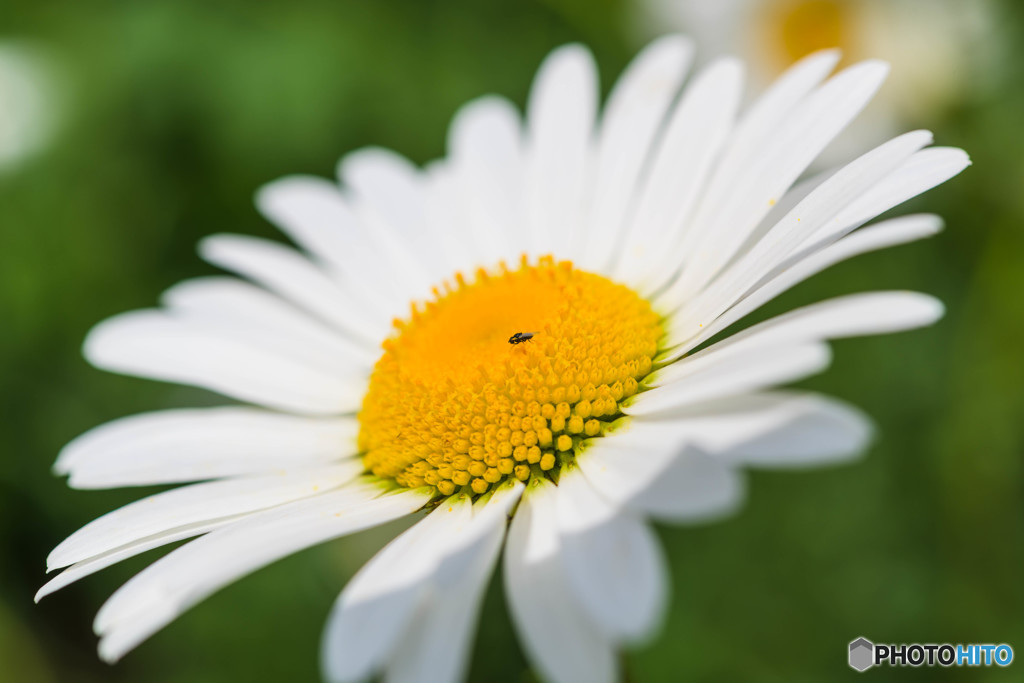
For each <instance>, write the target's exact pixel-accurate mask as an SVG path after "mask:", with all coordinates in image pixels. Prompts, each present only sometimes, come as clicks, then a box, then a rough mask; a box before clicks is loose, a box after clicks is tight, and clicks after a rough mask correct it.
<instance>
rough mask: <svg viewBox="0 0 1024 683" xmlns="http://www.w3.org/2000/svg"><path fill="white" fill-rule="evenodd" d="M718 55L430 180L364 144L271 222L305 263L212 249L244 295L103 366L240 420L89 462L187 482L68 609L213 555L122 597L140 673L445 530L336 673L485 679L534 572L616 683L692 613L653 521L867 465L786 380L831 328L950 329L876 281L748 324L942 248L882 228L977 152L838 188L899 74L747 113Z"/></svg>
mask: <svg viewBox="0 0 1024 683" xmlns="http://www.w3.org/2000/svg"><path fill="white" fill-rule="evenodd" d="M691 54H692V50H691V46H690V43H689V42H688V41H687V40H686V39H684V38H682V37H679V36H669V37H665V38H662V39H659V40H657V41H655V42H654V43H652V44H651V45H650V46H648V47H647V48H646V49H645V50H643V51H642V52H641V53H640V55H639V56H638V57H637V58H636V59H635V60H634V62H633V63H632V64H631V65H630V66H629V67H628V69H627V70H626V72H625V73H624V74H623V75H622V77H621V78H620V79H619V80H618V82H617V83H616V84H615V86H614V87H613V88H612V91H611V94H610V96H609V99H608V101H607V102H606V103H605V104H604V106H603V107H599V97H598V92H599V88H598V80H597V73H596V69H595V66H594V61H593V58H592V57H591V55H590V53H589V52H588V51H587V50H586V49H585V48H583V47H581V46H579V45H570V46H566V47H563V48H559V49H557V50H555V51H554V52H553V53H552V54H551V55H550V56H549V57H548V58H547V59H546V60H545V61H544V63H543V65H542V66H541V68H540V71H539V73H538V74H537V77H536V80H535V81H534V85H533V88H532V91H531V93H530V97H529V102H528V104H527V107H526V112H525V116H520V114H519V113H518V112H517V110H516V109H515V107H514V106H513V105H511V104H510V103H509V102H507V101H506V100H504V99H502V98H500V97H493V96H489V97H484V98H481V99H478V100H475V101H473V102H470V103H469V104H467V105H466V106H465V107H463V108H462V109H461V110H460V111H459V112H458V114H457V115H456V116H455V118H454V121H453V123H452V125H451V129H450V132H449V138H448V152H447V155H446V156H445V157H444V158H443V159H440V160H438V161H435V162H433V163H431V164H428V165H427V166H426V167H425V168H422V169H421V168H417V167H416V166H414V165H413V164H412V163H410V162H408V161H406V160H405V159H403V158H402V157H400V156H399V155H397V154H395V153H393V152H390V151H386V150H382V149H364V150H360V151H357V152H354V153H351V154H349V155H348V156H346V157H345V158H344V159H343V160H342V161H341V163H340V165H339V169H338V174H339V179H340V182H338V183H335V182H332V181H328V180H323V179H319V178H312V177H300V176H295V177H289V178H284V179H282V180H279V181H277V182H274V183H271V184H270V185H268V186H266V187H264V188H263V189H262V190H261V191H260V192H259V195H258V205H259V208H260V209H261V211H262V212H263V213H264V215H265V216H267V218H269V219H270V220H271V221H272V222H274V223H275V224H277V225H278V226H279V227H280V228H281V229H282V230H283V231H284V232H285V234H286V235H287V236H288V237H289V238H291V240H292V241H294V242H295V244H296V245H297V247H298V248H293V247H291V246H285V245H284V244H281V243H278V242H274V241H268V240H262V239H256V238H252V237H245V236H239V235H218V236H213V237H210V238H207V239H206V240H204V241H203V243H202V245H201V248H200V251H201V254H202V256H203V257H204V258H205V259H206V260H208V261H209V262H211V263H212V264H215V265H217V266H220V267H222V268H224V269H225V270H228V271H230V272H232V273H233V274H234V275H232V276H214V277H203V278H198V279H194V280H188V281H185V282H183V283H181V284H179V285H176V286H174V287H172V288H171V289H170V290H168V291H167V292H166V293H165V294H164V296H163V299H162V301H161V306H160V307H159V308H155V309H152V310H143V311H134V312H130V313H126V314H122V315H119V316H116V317H114V318H111V319H109V320H107V321H105V322H103V323H100V324H99V325H98V326H97V327H96V328H95V329H94V330H93V331H92V332H91V333H90V334H89V336H88V338H87V340H86V343H85V355H86V357H87V359H88V360H89V361H90V362H91V363H93V364H94V365H96V366H98V367H100V368H104V369H107V370H111V371H114V372H120V373H125V374H131V375H137V376H142V377H149V378H155V379H160V380H165V381H169V382H177V383H182V384H188V385H193V386H197V387H202V388H205V389H209V390H212V391H215V392H218V393H220V394H223V395H224V396H226V397H228V398H231V399H234V400H236V401H238V402H239V403H238V404H234V405H226V406H224V407H216V408H199V409H190V410H165V411H158V412H153V413H145V414H141V415H135V416H131V417H126V418H123V419H120V420H116V421H114V422H111V423H108V424H105V425H102V426H100V427H97V428H96V429H94V430H92V431H90V432H87V433H86V434H84V435H82V436H81V437H79V438H78V439H76V440H74V441H73V442H72V443H70V444H69V445H68V446H67V447H66V448H65V449H64V450H63V451H62V452H61V454H60V456H59V458H58V460H57V463H56V465H55V469H56V471H57V472H58V473H60V474H63V475H67V476H68V478H69V484H70V485H71V486H73V487H76V488H104V487H115V486H139V485H153V484H182V486H178V487H176V488H171V489H169V490H167V491H164V492H163V493H158V494H156V495H153V496H149V497H147V498H144V499H142V500H139V501H138V502H135V503H132V504H130V505H127V506H125V507H123V508H121V509H119V510H115V511H113V512H111V513H109V514H107V515H105V516H103V517H101V518H99V519H97V520H95V521H94V522H92V523H90V524H88V525H86V526H85V527H83V528H82V529H80V530H79V531H77V532H75V533H74V534H72V535H71V537H69V538H68V539H67V540H66V541H64V542H63V543H61V544H60V545H59V546H58V547H57V548H56V549H55V550H54V551H53V553H52V554H51V555H50V557H49V567H50V569H63V571H62V572H61V573H60V574H58V575H56V576H55V577H54V578H53V579H52V580H51V581H50V582H49V583H48V584H46V585H45V586H44V587H43V588H42V589H41V590H40V592H39V596H38V597H42V596H44V595H46V594H49V593H52V592H53V591H55V590H57V589H59V588H62V587H64V586H67V585H68V584H70V583H72V582H74V581H77V580H78V579H80V578H83V577H85V576H88V575H89V574H92V573H93V572H96V571H99V570H100V569H103V568H104V567H107V566H109V565H111V564H113V563H115V562H119V561H120V560H123V559H125V558H128V557H131V556H134V555H137V554H139V553H142V552H144V551H146V550H150V549H152V548H156V547H159V546H163V545H166V544H169V543H172V542H175V541H182V540H188V542H187V543H185V544H183V545H181V546H180V547H178V548H177V549H175V550H173V551H171V552H170V553H168V554H167V555H165V556H164V557H162V558H161V559H159V560H157V561H156V562H153V563H152V564H151V565H150V566H149V567H147V568H146V569H144V570H143V571H142V572H140V573H139V574H137V575H136V576H135V577H133V578H132V579H131V580H129V581H128V582H127V583H126V584H125V585H124V586H122V587H121V588H120V589H119V590H118V591H117V592H116V593H115V594H114V595H113V596H112V597H111V598H110V599H109V600H108V601H107V603H106V604H105V605H103V607H102V608H101V609H100V611H99V613H98V615H97V617H96V622H95V630H96V632H97V633H98V634H99V636H100V645H99V648H100V654H101V656H102V657H103V658H105V659H107V660H110V661H115V660H117V659H119V658H120V657H122V656H123V655H124V654H125V653H127V652H128V651H129V650H131V649H132V648H134V647H135V646H137V645H138V644H139V643H141V642H142V641H144V640H145V639H147V638H148V637H150V636H151V635H153V634H154V633H155V632H156V631H158V630H159V629H161V628H162V627H163V626H165V625H166V624H167V623H169V622H170V621H172V620H173V619H175V618H177V617H178V616H179V615H181V614H182V613H183V612H184V611H186V610H187V609H188V608H190V607H191V606H192V605H194V604H196V603H197V602H199V601H201V600H202V599H204V598H205V597H206V596H208V595H210V594H211V593H213V592H215V591H217V590H218V589H220V588H222V587H223V586H225V585H226V584H228V583H230V582H232V581H234V580H236V579H238V578H240V577H242V576H244V575H245V574H248V573H249V572H252V571H254V570H256V569H258V568H260V567H262V566H264V565H267V564H269V563H271V562H273V561H275V560H277V559H279V558H281V557H284V556H286V555H289V554H291V553H294V552H296V551H299V550H301V549H303V548H306V547H309V546H312V545H314V544H318V543H322V542H325V541H328V540H331V539H334V538H338V537H341V536H345V535H347V534H351V533H354V532H356V531H359V530H362V529H366V528H369V527H372V526H376V525H380V524H383V523H385V522H388V521H390V520H394V519H397V518H399V517H403V516H406V515H410V514H413V513H417V512H420V513H421V519H419V521H417V523H416V524H415V525H413V526H412V527H410V528H409V529H408V530H407V531H405V532H404V533H402V534H401V535H400V536H398V537H397V538H395V539H394V540H393V541H392V542H391V543H390V544H388V545H387V546H386V547H384V548H383V549H382V550H381V551H380V552H379V553H378V554H377V555H376V556H375V557H374V558H373V559H372V560H370V562H369V563H367V564H366V565H365V566H364V567H363V568H362V569H361V570H360V571H359V573H358V574H357V575H356V576H355V577H354V578H353V579H352V580H351V581H350V582H349V583H348V585H347V586H346V587H345V588H344V590H343V591H342V593H341V595H340V596H339V598H338V600H337V602H336V603H335V605H334V608H333V610H332V611H331V614H330V617H329V620H328V624H327V628H326V630H325V633H324V639H323V647H322V653H323V654H322V663H323V672H324V676H325V678H326V679H327V680H330V681H359V680H366V679H369V678H371V677H373V676H377V675H380V676H383V679H384V680H386V681H391V682H399V681H418V680H430V681H458V680H460V679H461V678H462V677H463V676H464V673H465V668H466V664H467V660H468V657H469V652H470V650H471V646H472V640H473V632H474V629H475V624H476V621H477V617H478V612H479V609H480V605H481V599H482V594H483V592H484V590H485V587H486V586H487V584H488V582H489V580H490V577H491V575H492V574H493V573H494V571H495V567H496V565H497V563H498V557H499V555H500V554H501V552H502V550H504V560H503V568H502V572H503V577H504V587H505V591H506V594H507V597H508V603H509V606H510V611H511V614H512V618H513V620H514V622H515V626H516V630H517V632H518V634H519V637H520V641H521V643H522V646H523V648H524V650H525V652H526V654H527V656H528V658H529V660H530V662H531V663H532V665H533V666H534V667H535V668H536V670H537V672H538V673H539V675H540V676H541V678H542V679H544V680H548V681H554V682H557V683H563V682H564V683H569V682H575V681H587V682H601V681H613V680H616V679H617V678H618V675H619V672H618V668H617V661H618V659H617V652H618V651H619V649H620V648H622V647H626V646H629V645H631V644H634V643H637V642H642V641H643V640H645V639H647V638H649V637H651V636H652V635H653V634H654V633H656V631H657V628H658V626H659V622H660V618H661V615H662V613H663V611H664V608H665V605H666V602H667V592H668V582H667V579H666V569H665V563H664V560H663V557H662V552H661V548H660V545H659V542H658V539H657V538H656V536H655V535H654V534H653V532H652V529H651V526H650V522H652V521H661V522H669V523H689V522H694V521H703V520H709V519H714V518H716V517H720V516H722V515H724V514H727V513H729V512H731V511H733V510H734V509H735V508H736V507H737V506H738V504H739V503H740V501H741V499H742V496H743V488H744V487H743V476H742V475H743V470H744V469H745V468H747V467H793V466H807V465H816V464H823V463H833V462H839V461H844V460H847V459H850V458H852V457H854V456H856V455H857V454H859V453H861V452H862V451H863V449H864V448H865V446H866V444H867V442H868V440H869V438H870V434H871V428H870V424H869V422H868V421H867V419H866V418H865V417H864V416H863V415H862V414H861V413H860V412H859V411H857V410H856V409H854V408H852V407H850V406H847V405H846V404H844V403H842V402H840V401H837V400H835V399H832V398H829V397H826V396H822V395H818V394H814V393H810V392H807V391H801V390H792V389H790V390H780V389H779V388H778V387H779V386H781V385H785V384H788V383H791V382H794V381H796V380H800V379H802V378H804V377H807V376H809V375H811V374H814V373H817V372H820V371H822V370H824V369H825V368H826V367H827V366H828V364H829V360H830V352H829V347H828V344H827V341H828V340H830V339H835V338H841V337H850V336H857V335H866V334H879V333H885V332H895V331H899V330H905V329H910V328H915V327H920V326H923V325H928V324H931V323H933V322H934V321H936V320H937V319H938V318H939V317H940V316H941V315H942V310H943V309H942V305H941V304H940V303H939V302H937V301H936V300H935V299H933V298H932V297H930V296H927V295H924V294H917V293H912V292H871V293H863V294H855V295H850V296H845V297H840V298H837V299H832V300H829V301H824V302H821V303H818V304H815V305H811V306H807V307H805V308H801V309H798V310H794V311H791V312H789V313H787V314H785V315H782V316H779V317H776V318H772V319H769V320H767V321H765V322H762V323H759V324H757V325H753V326H750V327H747V328H746V329H744V330H743V331H742V332H739V333H736V334H732V335H725V334H723V333H724V332H726V330H727V329H728V328H730V327H731V326H732V325H734V324H735V323H737V322H738V321H740V320H741V319H742V318H743V317H744V316H746V315H747V314H749V313H751V312H753V311H755V310H756V309H758V308H759V307H760V306H762V305H763V304H764V303H766V302H768V301H770V300H771V299H773V298H774V297H776V296H777V295H779V294H780V293H782V292H784V291H786V290H788V289H790V288H791V287H793V286H795V285H796V284H798V283H800V282H802V281H803V280H806V279H807V278H809V277H811V276H813V275H814V274H816V273H818V272H820V271H821V270H823V269H825V268H827V267H829V266H831V265H833V264H835V263H838V262H840V261H843V260H846V259H848V258H851V257H853V256H856V255H858V254H862V253H865V252H869V251H873V250H877V249H881V248H884V247H889V246H894V245H897V244H902V243H905V242H910V241H913V240H916V239H920V238H923V237H927V236H929V235H932V234H934V233H936V232H937V231H938V230H939V229H940V225H941V224H940V221H939V219H938V218H936V217H934V216H931V215H916V216H906V217H902V218H894V219H890V220H885V221H882V222H879V223H875V224H873V225H870V226H868V227H862V226H864V225H865V224H866V223H868V222H869V221H871V220H872V219H873V218H874V217H876V216H877V215H879V214H881V213H883V212H885V211H887V210H889V209H891V208H892V207H894V206H897V205H898V204H900V203H902V202H904V201H906V200H907V199H909V198H911V197H913V196H915V195H917V194H919V193H921V192H924V191H925V190H928V189H930V188H931V187H933V186H935V185H937V184H939V183H942V182H944V181H945V180H947V179H949V178H950V177H952V176H954V175H956V174H957V173H959V172H960V171H961V170H963V169H964V168H965V167H966V166H967V165H968V163H969V161H968V159H967V156H966V155H965V154H964V153H963V152H962V151H960V150H958V149H950V148H941V147H930V146H929V145H930V144H931V135H930V134H929V133H927V132H925V131H916V132H912V133H908V134H906V135H903V136H900V137H897V138H895V139H893V140H891V141H889V142H887V143H885V144H883V145H881V146H879V147H877V148H875V149H872V150H870V151H868V152H866V153H865V154H863V155H861V156H860V157H858V158H856V159H854V160H853V161H851V162H850V163H848V164H846V165H844V166H842V167H840V168H837V169H834V170H832V171H831V172H827V173H824V174H820V175H815V176H812V177H809V178H805V177H804V176H805V172H806V170H807V169H808V167H809V166H810V164H811V163H812V162H814V160H815V159H816V158H817V157H818V155H819V154H820V153H821V152H822V150H823V149H824V148H825V147H826V146H827V145H828V144H829V142H830V141H831V140H832V139H833V138H834V137H835V136H836V135H838V134H839V133H840V132H841V131H842V130H843V128H844V127H845V126H846V125H847V124H848V123H850V121H851V120H852V119H853V118H854V117H855V116H856V115H857V113H858V112H859V111H860V110H861V109H862V108H863V107H864V106H865V105H866V104H867V103H868V101H869V100H870V98H871V96H872V95H873V94H874V92H875V91H876V90H877V88H878V87H879V86H880V85H881V83H882V81H883V79H884V78H885V76H886V72H887V67H886V65H885V64H883V63H880V62H874V61H868V62H863V63H860V64H855V65H853V66H851V67H848V68H846V69H843V70H842V71H840V72H838V73H836V74H835V75H831V76H830V74H831V73H832V71H833V70H834V68H835V66H836V64H837V61H838V59H839V55H838V54H837V53H835V52H831V51H826V52H820V53H816V54H814V55H811V56H810V57H807V58H805V59H803V60H802V61H800V62H798V63H797V64H796V65H794V66H793V67H792V68H791V69H789V70H788V71H786V72H785V73H784V74H783V75H782V76H781V78H779V80H778V81H776V82H775V84H774V85H772V86H771V87H770V88H769V89H768V90H767V91H766V92H764V93H763V94H762V95H761V96H760V97H759V98H758V99H756V100H754V102H753V103H752V104H751V105H750V106H749V107H747V108H741V106H740V103H741V100H742V91H743V74H744V69H743V66H742V64H740V63H739V62H738V61H736V60H734V59H720V60H717V61H714V62H711V63H710V64H708V65H707V66H706V67H704V68H702V69H700V70H699V71H698V72H697V73H696V74H694V75H693V76H692V77H691V78H690V79H689V83H688V84H686V85H685V86H684V85H683V84H684V81H685V80H686V76H687V73H688V71H689V67H690V61H691ZM424 513H425V514H424ZM189 539H191V540H189Z"/></svg>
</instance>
